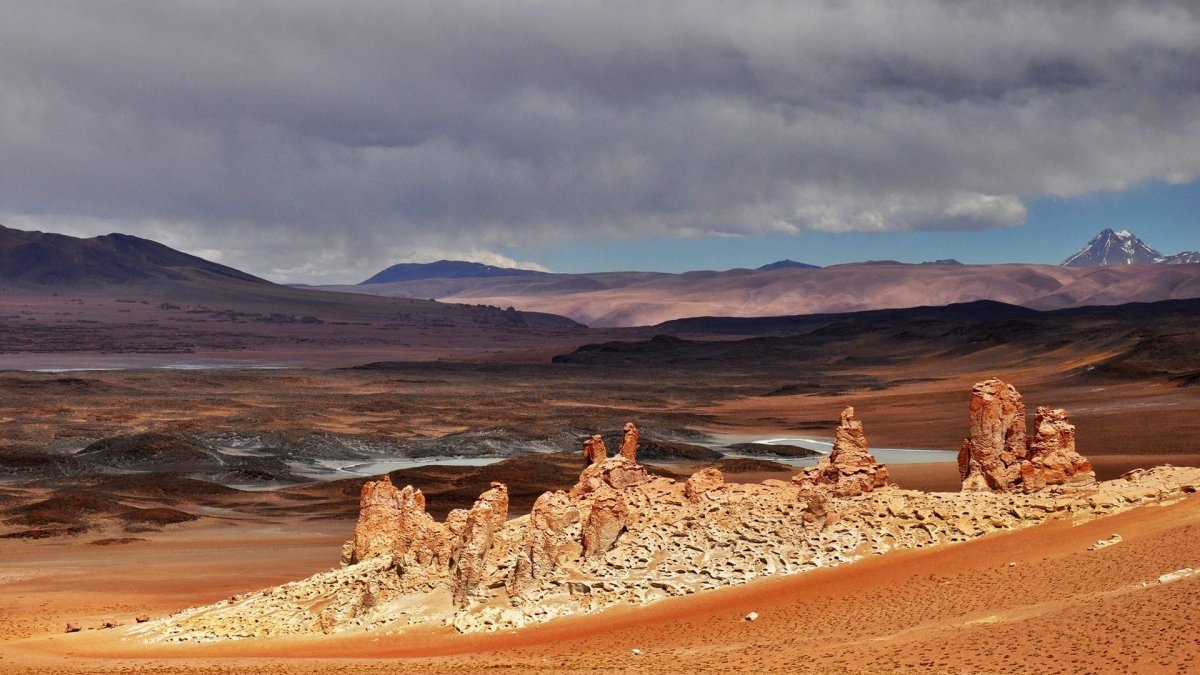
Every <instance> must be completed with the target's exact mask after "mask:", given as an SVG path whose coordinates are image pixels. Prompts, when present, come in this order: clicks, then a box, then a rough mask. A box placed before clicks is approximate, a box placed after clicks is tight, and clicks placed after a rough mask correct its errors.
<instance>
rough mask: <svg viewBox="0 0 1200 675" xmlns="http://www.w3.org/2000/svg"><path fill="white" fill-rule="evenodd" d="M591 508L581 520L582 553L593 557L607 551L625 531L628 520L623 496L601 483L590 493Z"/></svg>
mask: <svg viewBox="0 0 1200 675" xmlns="http://www.w3.org/2000/svg"><path fill="white" fill-rule="evenodd" d="M590 501H591V508H590V509H588V514H587V518H586V519H585V520H584V522H583V555H584V557H585V558H595V557H598V556H602V555H604V554H605V553H608V551H609V550H610V549H612V547H613V545H614V544H616V542H617V537H619V536H621V533H622V532H624V531H625V525H626V523H627V522H628V520H629V516H630V513H629V505H628V504H627V503H626V501H625V497H624V496H623V495H622V494H621V493H620V492H618V491H617V490H614V489H613V488H611V487H609V486H607V485H603V486H601V487H600V488H599V489H598V490H596V491H595V492H593V493H592V494H591V500H590Z"/></svg>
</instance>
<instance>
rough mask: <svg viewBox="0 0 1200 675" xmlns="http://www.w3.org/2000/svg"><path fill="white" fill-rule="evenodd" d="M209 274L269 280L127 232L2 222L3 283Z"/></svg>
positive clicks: (0, 264)
mask: <svg viewBox="0 0 1200 675" xmlns="http://www.w3.org/2000/svg"><path fill="white" fill-rule="evenodd" d="M205 278H208V279H224V280H236V281H243V282H247V283H258V284H268V283H270V282H268V281H266V280H263V279H259V278H258V277H255V276H252V275H249V274H246V273H245V272H240V271H238V270H235V269H233V268H232V267H226V266H224V265H218V264H217V263H214V262H209V261H208V260H205V259H203V258H198V257H196V256H194V255H188V254H187V253H183V252H181V251H176V250H175V249H173V248H170V247H167V246H163V245H162V244H160V243H158V242H154V241H150V240H149V239H142V238H140V237H134V236H130V235H128V234H106V235H104V236H101V237H92V238H90V239H80V238H78V237H69V236H66V235H62V234H52V233H46V232H26V231H23V230H14V229H12V228H8V227H4V226H2V225H0V282H4V283H8V284H17V285H30V284H36V285H54V286H72V287H76V286H86V285H90V284H97V283H102V284H124V283H130V282H138V281H152V280H171V281H187V280H203V279H205Z"/></svg>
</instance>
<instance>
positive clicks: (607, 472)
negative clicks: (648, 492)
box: [570, 455, 650, 499]
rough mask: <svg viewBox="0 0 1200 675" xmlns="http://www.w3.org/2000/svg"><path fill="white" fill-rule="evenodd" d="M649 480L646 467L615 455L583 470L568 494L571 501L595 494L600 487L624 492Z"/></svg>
mask: <svg viewBox="0 0 1200 675" xmlns="http://www.w3.org/2000/svg"><path fill="white" fill-rule="evenodd" d="M649 480H650V474H649V473H647V472H646V467H644V466H642V465H641V464H638V463H636V462H631V461H629V460H628V459H625V458H624V457H622V456H620V455H617V456H616V457H610V458H609V459H607V460H605V461H604V462H601V463H599V464H593V465H591V466H589V467H588V468H586V469H584V470H583V473H581V474H579V482H577V483H575V486H574V487H572V488H571V493H570V494H571V498H572V499H578V498H580V497H582V496H583V495H586V494H588V493H591V492H595V491H596V490H598V489H599V488H600V487H601V486H608V487H610V488H613V489H614V490H624V489H625V488H628V487H633V486H635V485H641V484H642V483H645V482H647V481H649Z"/></svg>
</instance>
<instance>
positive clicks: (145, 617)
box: [133, 614, 150, 623]
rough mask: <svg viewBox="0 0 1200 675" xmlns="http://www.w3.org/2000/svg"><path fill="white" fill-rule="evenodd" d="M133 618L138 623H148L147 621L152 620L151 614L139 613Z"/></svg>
mask: <svg viewBox="0 0 1200 675" xmlns="http://www.w3.org/2000/svg"><path fill="white" fill-rule="evenodd" d="M133 620H134V621H135V622H137V623H146V622H147V621H149V620H150V615H149V614H138V615H137V616H135V617H133Z"/></svg>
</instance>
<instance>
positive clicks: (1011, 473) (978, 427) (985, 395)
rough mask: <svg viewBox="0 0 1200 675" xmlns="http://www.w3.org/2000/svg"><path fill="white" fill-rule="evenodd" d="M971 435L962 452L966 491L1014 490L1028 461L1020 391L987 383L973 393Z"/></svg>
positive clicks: (960, 466)
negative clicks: (1024, 463) (1022, 466)
mask: <svg viewBox="0 0 1200 675" xmlns="http://www.w3.org/2000/svg"><path fill="white" fill-rule="evenodd" d="M969 425H970V426H969V433H970V435H969V436H968V437H967V439H966V440H964V441H963V444H962V449H960V450H959V452H958V471H959V477H960V478H961V479H962V489H963V490H964V491H968V492H969V491H982V490H999V491H1008V490H1012V489H1014V487H1015V486H1016V485H1018V484H1019V483H1020V482H1021V480H1020V479H1021V462H1022V460H1024V459H1025V456H1026V452H1027V448H1026V436H1025V400H1024V399H1023V398H1022V397H1021V394H1020V393H1019V392H1018V391H1017V389H1016V387H1014V386H1012V385H1011V384H1007V383H1005V382H1002V381H1001V380H995V379H993V380H987V381H986V382H980V383H979V384H976V385H975V387H974V388H973V389H972V390H971V404H970V422H969Z"/></svg>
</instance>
